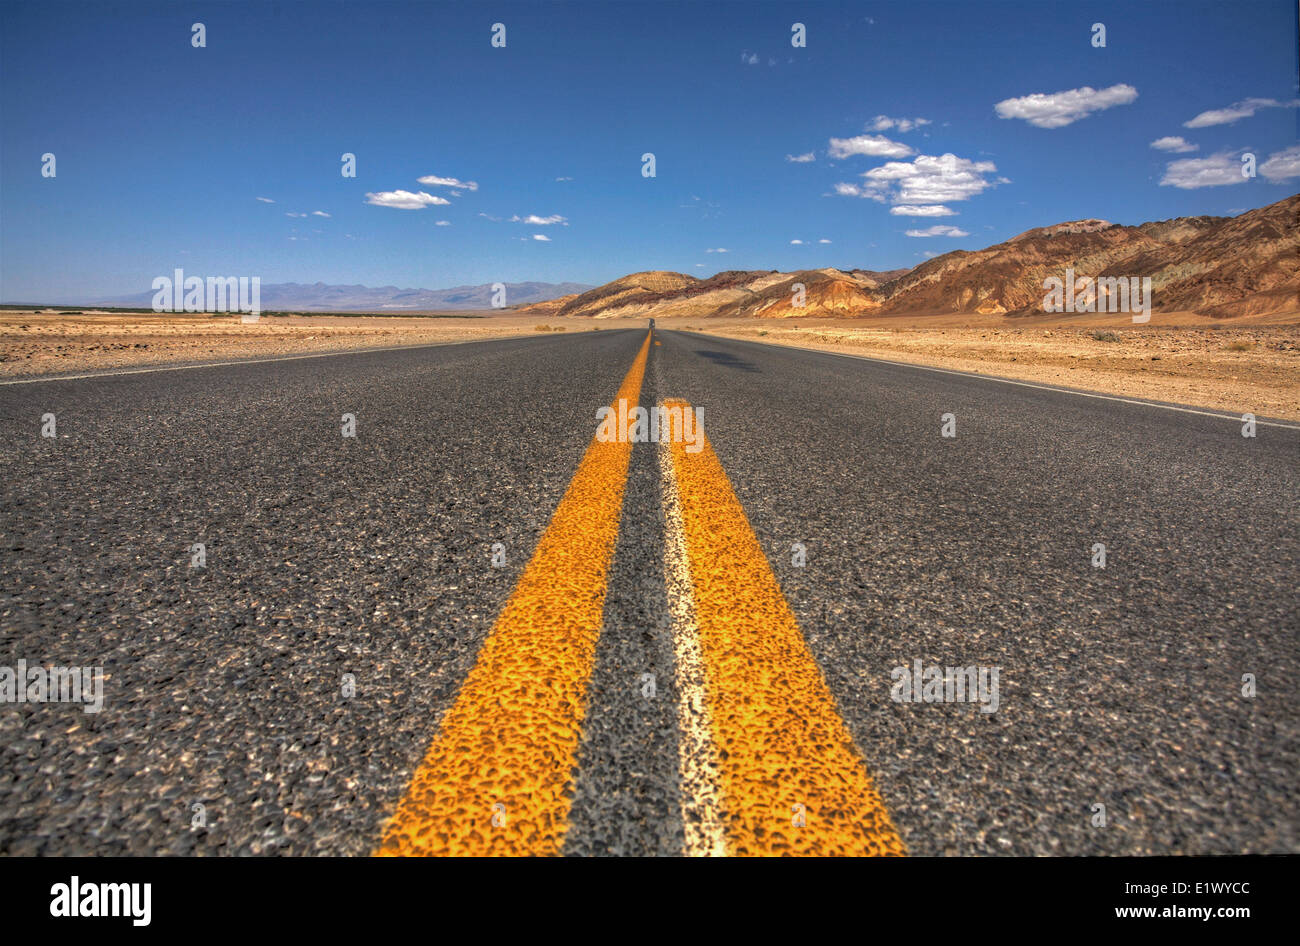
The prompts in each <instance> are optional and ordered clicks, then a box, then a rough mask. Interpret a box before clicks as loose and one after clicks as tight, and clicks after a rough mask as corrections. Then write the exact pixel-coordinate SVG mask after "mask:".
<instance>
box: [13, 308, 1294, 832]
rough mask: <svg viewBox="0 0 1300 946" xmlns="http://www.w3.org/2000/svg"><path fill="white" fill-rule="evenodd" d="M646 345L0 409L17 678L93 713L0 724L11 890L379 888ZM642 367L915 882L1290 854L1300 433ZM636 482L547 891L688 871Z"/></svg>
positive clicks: (311, 365) (664, 346)
mask: <svg viewBox="0 0 1300 946" xmlns="http://www.w3.org/2000/svg"><path fill="white" fill-rule="evenodd" d="M644 337H645V331H644V329H642V328H638V329H635V330H623V329H607V330H603V331H600V332H594V333H583V334H581V335H576V336H563V335H548V336H545V337H536V338H522V339H506V340H496V341H487V342H476V343H470V344H460V345H452V346H441V347H425V348H415V349H408V350H402V351H388V352H377V353H353V354H344V355H338V356H332V357H325V358H311V359H299V360H282V361H274V362H266V363H260V364H248V365H236V366H223V367H205V368H198V369H195V370H182V371H164V372H149V373H143V374H132V375H119V376H109V377H101V378H87V379H79V380H69V381H42V382H38V383H33V384H20V385H6V386H0V444H2V447H3V449H2V452H0V474H2V475H3V484H4V485H3V491H4V492H3V495H4V504H3V511H2V512H0V576H2V577H3V582H2V584H0V642H2V644H3V657H0V662H2V663H3V665H5V666H10V667H12V666H15V665H16V663H17V661H18V660H19V659H25V660H26V661H27V662H28V664H29V665H36V664H45V665H58V666H82V665H92V666H103V668H104V672H105V674H106V676H107V680H106V682H105V707H104V710H103V711H102V712H101V713H98V714H86V713H83V712H82V710H81V708H80V707H78V706H74V705H66V704H31V703H23V704H9V705H0V762H2V764H0V853H4V854H11V855H22V854H164V853H170V854H275V853H285V854H315V853H334V854H368V853H370V852H372V851H373V850H374V848H375V846H376V844H377V843H378V840H379V838H380V836H381V833H382V828H383V824H384V819H385V818H387V817H388V816H389V815H391V813H392V811H393V809H394V808H395V806H396V804H397V802H398V800H399V799H400V798H401V796H402V793H403V792H404V791H405V790H406V787H407V784H408V782H409V780H410V777H411V774H412V773H413V771H414V770H415V768H416V767H417V766H418V765H419V763H420V761H421V759H422V757H423V754H424V751H425V749H426V748H427V746H428V744H429V742H430V740H431V738H432V737H433V735H434V733H435V732H436V728H437V724H438V720H439V718H440V717H441V715H442V713H443V712H444V711H445V710H446V709H447V707H448V706H449V705H450V704H451V702H452V700H453V699H454V698H455V696H456V693H457V688H458V686H459V685H460V683H461V681H462V680H463V679H464V677H465V675H466V674H467V672H468V671H469V668H470V667H471V666H472V664H473V662H474V659H475V656H476V653H477V651H478V648H479V646H480V645H481V644H482V642H483V640H484V638H485V637H486V635H487V633H488V632H489V631H490V630H491V627H492V624H493V621H494V619H495V617H496V615H497V613H498V612H499V611H500V609H501V606H502V605H503V604H504V602H505V600H506V598H507V597H508V596H509V594H510V591H511V589H512V587H513V585H514V582H515V580H516V579H517V578H518V577H519V575H520V574H521V572H522V569H523V567H524V566H525V565H526V564H527V562H528V559H529V557H530V555H531V554H532V551H533V549H534V547H535V545H536V542H537V540H538V538H539V536H540V535H541V533H542V532H543V531H544V530H545V528H546V526H547V523H548V522H549V520H550V516H551V513H552V512H553V511H554V510H555V508H556V506H557V505H558V503H559V500H560V498H561V497H562V496H563V494H564V491H565V489H566V487H567V486H568V483H569V480H570V478H571V477H572V475H573V473H574V471H575V469H576V468H577V465H578V462H579V460H580V459H581V457H582V455H583V451H584V450H585V449H586V447H587V445H588V443H589V442H590V440H591V438H592V435H593V434H594V432H595V428H596V418H595V412H596V409H597V408H598V407H600V406H602V405H606V404H608V403H609V401H610V398H611V397H612V396H613V393H614V392H615V391H616V390H617V388H618V386H619V383H620V381H621V379H622V378H623V376H624V374H625V373H626V372H627V370H628V367H629V365H630V364H631V362H632V360H633V358H634V356H635V354H636V352H637V349H638V347H639V346H640V344H641V342H642V341H643V339H644ZM655 338H656V340H658V341H659V342H661V344H660V345H656V346H652V347H651V349H650V362H649V368H648V370H647V373H646V377H645V382H644V386H643V390H642V396H641V403H642V404H645V405H649V404H651V403H657V402H658V401H662V400H663V399H664V398H668V397H680V398H684V399H686V400H688V401H690V402H692V403H693V404H695V405H696V406H698V407H700V408H702V409H703V424H704V429H705V431H706V433H707V435H708V437H709V440H710V442H711V444H712V446H713V448H714V450H715V451H716V452H717V454H718V457H719V458H720V459H721V461H722V464H723V467H724V468H725V470H726V472H727V474H728V476H729V477H730V480H731V483H732V486H733V488H734V490H735V493H736V495H737V497H738V498H739V499H740V501H741V503H742V504H743V506H744V508H745V511H746V513H747V514H748V517H749V520H750V523H751V525H752V527H753V529H754V531H755V534H756V535H757V537H758V539H759V541H760V542H761V544H762V546H763V548H764V550H765V551H766V553H767V556H768V561H769V563H770V564H771V566H772V569H773V571H774V573H775V574H776V576H777V578H778V580H779V581H780V583H781V586H782V588H783V589H784V592H785V594H786V597H787V599H788V601H789V602H790V605H791V607H792V609H793V610H794V613H795V615H796V617H797V618H798V620H799V623H800V626H801V627H802V629H803V632H804V634H805V637H806V639H807V642H808V645H809V647H810V649H811V651H812V654H813V656H814V657H815V659H816V660H817V662H818V664H819V666H820V668H821V670H822V673H823V674H824V675H825V677H826V680H827V683H828V684H829V686H830V689H831V691H832V693H833V695H834V697H835V699H836V702H837V705H838V708H839V711H840V713H841V715H842V716H843V718H844V720H845V722H846V724H847V725H848V728H849V730H850V732H851V733H852V735H853V737H854V739H855V740H856V742H857V744H858V746H859V747H860V749H861V750H862V753H863V756H864V757H865V759H866V763H867V768H868V771H869V772H870V773H871V775H872V777H873V778H874V779H875V783H876V787H877V789H878V790H879V791H880V793H881V794H882V796H883V797H884V799H885V802H886V804H887V805H888V808H889V811H890V814H891V816H892V818H893V821H894V824H895V826H896V827H897V829H898V831H899V833H900V834H901V835H902V837H903V840H904V841H905V842H906V845H907V847H908V850H909V852H910V853H912V854H915V855H931V854H1022V855H1027V854H1148V853H1151V854H1163V853H1188V854H1197V853H1224V854H1226V853H1239V852H1284V851H1288V852H1295V851H1300V812H1298V811H1297V808H1298V805H1297V790H1296V781H1295V773H1296V771H1297V770H1300V708H1297V705H1296V701H1295V698H1294V693H1295V685H1294V681H1295V680H1296V679H1298V678H1300V641H1298V640H1297V636H1298V633H1300V611H1298V609H1297V598H1296V594H1295V587H1296V582H1297V578H1298V577H1300V574H1298V572H1300V569H1298V566H1297V563H1298V562H1300V515H1298V514H1297V510H1296V502H1295V497H1296V494H1297V472H1298V471H1300V431H1296V430H1293V429H1287V428H1281V427H1271V426H1260V427H1259V428H1258V431H1257V436H1256V437H1254V438H1246V437H1243V436H1242V435H1241V422H1240V421H1238V420H1235V419H1222V418H1216V417H1206V416H1200V415H1196V414H1188V413H1182V412H1175V411H1169V410H1164V409H1161V408H1158V407H1151V406H1142V405H1133V404H1125V403H1119V402H1116V401H1110V400H1102V399H1094V398H1083V397H1078V396H1076V395H1073V394H1070V393H1061V392H1053V391H1046V390H1040V389H1035V388H1029V387H1022V386H1016V385H1011V384H1001V383H997V382H994V381H990V380H987V379H983V378H979V377H976V376H966V375H957V374H945V373H939V372H932V371H926V370H923V369H919V368H913V367H906V366H894V365H889V364H885V363H881V362H873V361H869V360H865V359H856V358H847V357H842V356H837V355H834V354H829V353H820V352H805V351H799V350H794V349H789V348H781V347H776V346H767V345H762V344H758V343H751V342H740V341H733V340H726V339H720V338H713V337H708V336H705V335H700V334H695V333H687V332H676V331H671V332H670V331H656V333H655ZM1247 410H1250V405H1243V406H1242V411H1247ZM47 412H50V413H54V414H55V415H56V418H57V433H58V436H57V438H56V439H54V440H50V439H46V438H42V437H41V436H40V428H41V417H42V415H43V414H45V413H47ZM346 413H351V414H354V415H355V417H356V437H355V438H345V437H343V436H341V432H340V428H341V424H342V420H341V418H342V415H343V414H346ZM946 413H952V414H953V415H955V418H956V429H957V436H956V437H955V438H944V437H941V436H940V429H941V425H942V422H941V417H942V415H944V414H946ZM655 449H656V446H655V445H654V444H638V445H637V446H636V447H635V448H634V450H633V453H632V461H631V467H630V472H629V478H628V484H627V490H626V493H625V496H624V506H623V514H622V520H621V529H620V538H619V546H618V549H617V551H616V554H615V558H614V562H613V566H612V570H611V574H610V580H609V586H608V591H607V597H606V604H605V621H604V632H603V634H602V637H601V640H600V642H599V645H598V650H597V655H596V666H595V670H594V672H593V675H592V678H591V685H590V694H589V698H588V704H587V716H586V725H585V726H584V730H583V734H582V740H581V743H580V746H579V751H578V765H577V768H576V770H575V772H574V781H573V805H572V810H571V812H570V819H569V820H570V828H569V832H568V834H567V836H566V839H565V846H564V850H565V853H569V854H676V853H679V852H680V850H681V845H682V837H683V833H682V832H683V829H682V820H681V811H680V806H681V803H682V802H681V790H680V785H679V782H678V776H677V752H678V733H677V719H676V712H677V710H676V699H677V695H676V693H675V690H674V682H673V676H674V675H673V660H674V657H673V654H674V649H673V641H672V628H671V625H670V623H669V621H668V619H667V602H666V596H665V590H664V580H663V568H664V565H663V544H664V521H663V503H662V497H661V495H660V491H661V485H660V482H659V475H658V470H657V466H656V462H655V454H654V450H655ZM498 542H499V543H502V544H503V545H504V547H505V553H506V564H505V566H504V567H502V568H495V567H492V564H491V559H492V546H493V544H494V543H498ZM796 542H798V543H802V544H803V545H804V546H805V547H806V549H807V562H806V564H805V565H804V566H803V567H796V566H794V565H793V564H792V562H791V547H792V545H793V543H796ZM194 543H203V544H204V545H205V547H206V565H205V566H204V567H202V568H194V567H191V546H192V545H193V544H194ZM1095 543H1104V544H1105V546H1106V556H1107V561H1106V567H1105V568H1095V567H1093V564H1092V561H1093V553H1092V547H1093V545H1094V544H1095ZM917 659H920V660H922V661H923V662H924V664H926V665H927V666H928V665H938V666H962V667H964V666H970V665H976V666H980V667H989V668H997V669H998V672H999V706H998V709H997V712H995V713H983V712H981V711H980V707H979V706H978V705H976V704H973V703H953V704H945V703H928V704H927V703H900V702H895V701H893V700H892V699H891V698H890V696H891V688H892V687H893V679H892V678H891V673H890V672H891V670H892V669H893V668H895V667H900V666H905V667H908V668H911V666H912V665H913V662H914V661H915V660H917ZM345 674H352V675H353V678H354V679H355V687H356V693H355V696H352V697H351V698H346V697H345V696H344V695H343V684H344V679H345ZM650 674H652V675H653V690H647V689H646V686H647V675H650ZM1243 674H1253V675H1254V676H1255V678H1256V680H1257V687H1258V693H1257V695H1256V696H1255V697H1254V698H1247V697H1245V696H1243V695H1242V676H1243ZM647 692H650V693H653V696H651V697H647V696H646V693H647ZM195 805H201V806H203V807H202V814H203V815H204V816H205V818H206V822H207V825H206V827H205V828H203V829H202V830H193V829H192V828H191V819H193V818H194V817H195V816H196V811H195V808H194V806H195ZM1097 805H1104V806H1105V812H1106V824H1105V826H1101V827H1099V826H1094V823H1093V822H1094V820H1096V812H1097V809H1096V807H1095V806H1097Z"/></svg>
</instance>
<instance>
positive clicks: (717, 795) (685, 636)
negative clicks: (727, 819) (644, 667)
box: [655, 441, 727, 857]
mask: <svg viewBox="0 0 1300 946" xmlns="http://www.w3.org/2000/svg"><path fill="white" fill-rule="evenodd" d="M655 453H656V455H657V457H658V460H659V476H660V488H661V490H662V492H663V506H664V584H665V587H666V590H667V594H668V609H669V613H670V615H671V616H672V627H673V647H674V651H675V657H676V661H675V663H676V680H677V714H678V726H677V730H678V743H677V758H678V773H679V774H678V778H679V780H680V783H681V784H680V790H681V799H682V826H683V828H684V830H685V835H686V838H685V844H684V851H683V853H684V854H686V855H687V856H688V857H725V856H726V854H727V846H726V829H725V828H724V826H723V821H722V800H721V792H720V790H719V787H718V784H719V782H718V751H717V747H716V746H715V745H714V743H713V723H712V721H711V720H710V718H709V704H708V701H707V699H706V698H705V675H704V657H703V654H702V653H701V651H700V629H699V626H698V625H697V624H696V620H695V593H694V591H693V590H692V588H693V585H692V583H691V565H690V560H689V558H688V557H687V554H686V535H685V532H684V531H683V528H682V510H681V500H680V498H679V497H678V495H677V474H676V472H675V471H674V469H673V455H672V447H671V446H669V444H668V443H667V442H666V441H665V442H660V443H659V444H658V445H657V446H656V449H655Z"/></svg>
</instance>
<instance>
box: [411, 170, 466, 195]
mask: <svg viewBox="0 0 1300 946" xmlns="http://www.w3.org/2000/svg"><path fill="white" fill-rule="evenodd" d="M416 183H419V184H425V185H428V186H429V187H456V188H459V189H460V190H465V191H476V190H478V184H477V183H475V182H474V181H458V180H456V178H454V177H438V176H437V175H436V174H426V175H425V176H424V177H419V178H416Z"/></svg>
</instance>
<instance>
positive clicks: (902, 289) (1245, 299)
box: [528, 195, 1300, 318]
mask: <svg viewBox="0 0 1300 946" xmlns="http://www.w3.org/2000/svg"><path fill="white" fill-rule="evenodd" d="M1067 269H1072V270H1073V271H1074V273H1075V275H1076V278H1077V277H1080V276H1090V277H1107V276H1115V277H1135V276H1136V277H1146V276H1149V277H1150V278H1151V290H1152V297H1153V305H1152V308H1153V309H1154V310H1155V311H1157V312H1159V311H1162V310H1163V311H1188V312H1199V313H1201V314H1203V315H1209V316H1213V317H1216V318H1231V317H1234V316H1259V315H1272V314H1274V313H1282V312H1286V313H1291V312H1297V311H1300V195H1296V196H1292V197H1288V198H1286V199H1285V200H1280V201H1278V202H1277V203H1275V204H1270V205H1269V206H1267V207H1260V208H1258V209H1256V210H1251V211H1248V212H1247V213H1243V214H1241V215H1240V216H1236V217H1179V218H1177V219H1174V220H1164V221H1159V222H1155V223H1144V224H1141V225H1140V226H1135V227H1129V226H1121V225H1119V224H1113V223H1109V222H1108V221H1105V220H1096V219H1089V220H1076V221H1071V222H1067V223H1059V224H1056V225H1054V226H1048V227H1039V228H1037V229H1033V230H1029V231H1026V232H1025V233H1022V234H1020V235H1019V236H1017V237H1013V238H1012V239H1010V240H1007V241H1006V242H1004V243H999V244H997V245H995V246H990V247H988V248H986V249H983V250H973V251H972V250H956V251H954V252H951V253H945V254H943V255H942V256H937V257H935V258H934V259H931V260H927V261H926V262H924V263H921V264H920V265H919V266H916V267H913V268H912V269H905V270H903V269H900V270H891V271H889V272H873V271H870V270H863V269H852V270H842V269H813V270H801V271H797V272H789V273H783V272H777V271H775V270H772V271H768V270H762V271H757V272H754V271H734V270H733V271H728V272H723V273H718V274H717V275H715V276H711V277H709V278H707V279H698V278H696V277H694V276H689V275H686V274H684V273H674V272H662V271H656V272H645V273H633V274H632V275H630V276H624V277H623V278H621V279H616V280H614V281H613V282H611V283H606V284H605V285H603V286H598V287H597V288H595V289H591V290H589V291H587V292H584V293H580V294H578V295H575V296H572V297H570V298H560V299H553V300H550V301H547V302H541V303H538V304H536V305H532V306H529V307H528V311H529V312H530V313H533V314H536V315H557V316H590V317H593V318H618V317H636V318H648V317H649V318H652V317H655V316H660V317H664V318H668V317H671V316H689V317H691V318H708V317H710V316H729V317H733V318H734V317H737V316H739V317H754V318H800V317H820V318H853V317H860V316H888V315H927V314H934V315H940V314H945V313H963V314H970V315H985V316H1004V317H1008V318H1014V317H1018V316H1029V315H1034V314H1040V313H1042V311H1043V309H1042V304H1043V297H1044V295H1045V291H1044V285H1043V281H1044V279H1046V278H1048V277H1053V276H1054V277H1057V278H1058V279H1064V278H1065V275H1066V270H1067ZM799 284H802V286H803V301H804V305H803V306H798V305H796V304H795V300H796V299H797V298H799V292H798V285H799Z"/></svg>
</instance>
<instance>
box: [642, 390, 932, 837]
mask: <svg viewBox="0 0 1300 946" xmlns="http://www.w3.org/2000/svg"><path fill="white" fill-rule="evenodd" d="M667 406H669V407H672V406H681V407H683V408H688V407H689V405H688V404H686V403H685V402H682V401H670V402H668V404H667ZM672 456H673V467H674V472H675V474H676V479H677V488H678V497H679V504H680V509H681V519H682V528H683V531H684V533H685V537H686V551H687V556H688V558H689V565H690V574H691V582H692V586H693V588H692V590H693V593H694V599H695V600H694V605H695V616H696V621H697V625H698V633H699V641H700V651H701V653H702V656H703V662H704V674H705V691H706V700H707V702H708V707H709V714H708V716H709V720H710V726H711V728H712V734H713V740H714V744H715V746H716V749H717V758H718V760H719V761H718V778H719V781H720V783H721V784H720V789H721V793H720V794H721V805H722V808H723V810H724V815H723V822H724V826H725V831H726V847H727V851H728V853H730V854H741V855H743V854H749V855H769V854H850V855H863V854H904V853H906V851H905V849H904V846H903V842H902V839H901V838H900V837H899V835H898V832H897V831H896V830H895V829H894V826H893V823H892V821H891V820H890V817H889V813H888V811H887V809H886V807H885V803H884V801H883V799H882V798H881V796H880V794H879V793H878V792H877V791H876V789H875V787H874V785H873V784H872V780H871V777H870V776H869V775H868V773H867V769H866V764H865V762H864V760H863V758H862V754H861V753H860V752H859V750H858V748H857V746H856V745H855V744H854V742H853V737H852V735H851V734H850V733H849V731H848V728H847V727H846V726H845V724H844V720H843V719H842V718H841V717H840V714H839V712H838V710H837V709H836V706H835V699H834V697H833V695H832V694H831V692H830V690H829V688H828V687H827V686H826V681H825V679H824V678H823V677H822V674H821V671H820V670H819V669H818V667H817V664H816V661H815V660H814V659H813V656H812V654H811V652H810V651H809V650H808V645H807V643H806V642H805V640H804V637H803V634H802V632H801V631H800V628H799V625H798V622H797V621H796V620H795V617H794V614H793V613H792V612H791V610H790V607H789V605H788V604H787V603H786V600H785V596H784V595H783V594H782V592H781V587H780V585H779V583H778V582H777V580H776V576H775V575H773V574H772V569H771V568H770V567H769V565H768V563H767V559H766V557H765V556H764V554H763V549H762V547H761V546H760V545H759V542H758V539H757V538H756V537H755V535H754V532H753V529H751V528H750V525H749V520H748V519H747V518H746V516H745V511H744V509H743V508H742V507H741V505H740V502H739V500H738V499H737V498H736V494H735V492H734V491H733V490H732V488H731V483H730V481H729V480H728V479H727V474H726V472H725V471H724V470H723V468H722V464H721V462H720V461H719V460H718V457H717V454H716V453H714V451H713V447H712V446H711V445H710V444H708V442H707V440H706V441H705V446H704V448H703V449H702V450H701V451H699V452H698V453H688V452H687V451H686V449H685V445H684V444H682V443H674V444H672ZM801 821H802V823H800V822H801Z"/></svg>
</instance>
